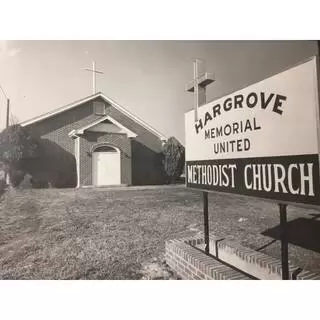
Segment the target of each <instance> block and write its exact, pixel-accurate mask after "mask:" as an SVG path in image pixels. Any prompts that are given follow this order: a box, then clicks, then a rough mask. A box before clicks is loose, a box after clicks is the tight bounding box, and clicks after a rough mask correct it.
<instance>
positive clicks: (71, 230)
mask: <svg viewBox="0 0 320 320" xmlns="http://www.w3.org/2000/svg"><path fill="white" fill-rule="evenodd" d="M209 204H210V231H211V232H212V233H213V234H219V235H226V236H229V237H230V238H234V239H237V240H239V241H241V242H242V243H243V244H245V245H247V246H250V247H252V248H254V249H259V248H261V247H264V246H265V248H263V249H261V251H263V252H267V253H269V254H271V255H273V256H280V250H279V241H275V240H273V238H272V237H270V236H268V235H263V234H262V233H264V232H265V231H266V230H269V229H272V228H274V227H276V226H277V225H278V219H279V218H278V211H277V210H278V209H277V206H276V205H275V204H271V203H267V202H263V201H260V200H252V199H246V198H237V197H233V196H230V195H223V194H219V195H216V194H211V195H210V197H209ZM288 211H289V214H288V218H289V219H293V220H295V221H296V220H297V219H298V220H299V219H305V218H307V219H312V217H313V218H314V217H315V216H316V215H317V214H319V211H316V210H306V209H298V208H293V207H292V208H291V207H290V208H289V210H288ZM311 214H313V216H311ZM202 219H203V216H202V204H201V194H200V193H198V192H194V191H190V190H186V189H185V188H183V187H172V188H150V189H146V190H138V189H134V188H124V189H121V190H108V189H101V188H98V189H80V190H72V189H66V190H61V189H60V190H58V189H49V190H22V191H10V192H7V193H5V194H4V195H3V196H2V197H1V199H0V279H140V278H141V276H142V273H141V270H142V265H143V264H144V263H146V262H148V261H152V259H153V258H159V257H162V256H163V254H164V244H165V240H167V239H170V238H179V237H184V236H188V235H194V234H196V233H197V232H199V231H202V221H203V220H202ZM310 221H311V220H310ZM312 221H314V220H312ZM317 230H318V231H319V232H318V233H319V234H320V230H319V229H317ZM316 240H317V239H315V241H316ZM319 251H320V250H319ZM290 258H292V260H293V261H294V262H296V263H299V265H300V266H302V267H308V268H309V269H311V270H318V271H319V272H320V254H319V253H318V252H317V248H315V250H310V248H303V247H301V246H299V243H298V244H297V245H295V246H293V245H291V246H290Z"/></svg>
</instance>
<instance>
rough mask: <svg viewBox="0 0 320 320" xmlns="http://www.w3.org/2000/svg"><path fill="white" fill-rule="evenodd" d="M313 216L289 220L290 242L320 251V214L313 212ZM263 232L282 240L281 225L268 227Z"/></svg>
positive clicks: (265, 234)
mask: <svg viewBox="0 0 320 320" xmlns="http://www.w3.org/2000/svg"><path fill="white" fill-rule="evenodd" d="M311 216H312V218H309V219H308V218H298V219H295V220H292V221H288V242H289V243H291V244H294V245H296V246H299V247H302V248H305V249H308V250H312V251H316V252H319V253H320V214H312V215H311ZM261 234H262V235H264V236H268V237H271V238H273V239H275V240H280V239H281V229H280V225H278V226H276V227H274V228H271V229H267V230H265V231H264V232H262V233H261ZM275 240H273V241H272V242H274V241H275Z"/></svg>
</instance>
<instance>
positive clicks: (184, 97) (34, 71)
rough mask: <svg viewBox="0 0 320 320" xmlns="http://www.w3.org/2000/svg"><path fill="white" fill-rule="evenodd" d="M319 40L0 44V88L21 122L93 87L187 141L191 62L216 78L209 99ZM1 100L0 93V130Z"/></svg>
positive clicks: (306, 52) (289, 60) (293, 59)
mask: <svg viewBox="0 0 320 320" xmlns="http://www.w3.org/2000/svg"><path fill="white" fill-rule="evenodd" d="M317 52H318V47H317V42H316V41H199V40H198V41H111V40H106V41H101V40H100V41H93V40H90V41H54V40H48V41H40V40H38V41H27V40H24V41H5V40H2V41H0V85H1V87H2V88H3V90H4V91H5V93H6V95H7V96H8V97H9V98H10V101H11V112H12V114H13V116H14V118H15V119H17V120H18V121H19V122H21V121H24V120H28V119H30V118H32V117H35V116H38V115H41V114H43V113H45V112H48V111H51V110H53V109H56V108H59V107H61V106H64V105H66V104H69V103H72V102H73V101H76V100H79V99H82V98H84V97H86V96H88V95H91V94H92V74H91V73H90V72H88V71H85V70H83V69H84V68H86V67H91V63H92V60H95V61H96V67H97V69H98V70H101V71H103V72H104V74H103V75H97V84H96V87H97V91H101V92H103V93H104V94H105V95H106V96H108V97H110V98H112V99H113V100H115V101H116V102H117V103H119V104H120V105H122V106H124V107H125V108H126V109H128V110H129V111H130V112H132V113H133V114H135V115H136V116H138V117H140V118H141V119H143V120H144V121H145V122H147V123H148V124H149V125H151V126H152V127H154V128H155V129H157V130H158V131H160V132H161V133H163V134H164V135H166V136H167V137H170V136H175V137H176V138H177V139H178V140H180V142H182V143H183V144H184V113H185V112H187V111H189V110H191V109H192V108H193V96H192V94H191V93H189V92H186V91H185V86H186V84H187V83H189V82H190V81H191V80H192V78H193V64H192V62H193V60H194V59H195V58H200V59H202V60H204V61H205V65H206V71H207V72H212V73H214V74H215V78H216V81H215V82H214V83H213V84H212V85H210V86H209V87H208V89H207V101H212V100H214V99H215V98H218V97H221V96H223V95H226V94H228V93H231V92H233V91H236V90H238V89H241V88H243V87H245V86H247V85H250V84H252V83H255V82H257V81H260V80H263V79H264V78H266V77H268V76H270V75H273V74H275V73H277V72H280V71H282V70H283V69H285V68H288V67H290V66H292V65H294V64H296V63H298V62H300V61H303V60H304V59H306V58H308V57H310V56H313V55H315V54H317ZM5 110H6V100H5V98H4V96H3V94H2V93H0V128H4V126H5Z"/></svg>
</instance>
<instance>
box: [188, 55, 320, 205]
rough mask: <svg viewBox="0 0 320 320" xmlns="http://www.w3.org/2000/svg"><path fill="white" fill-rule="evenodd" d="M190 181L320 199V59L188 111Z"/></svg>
mask: <svg viewBox="0 0 320 320" xmlns="http://www.w3.org/2000/svg"><path fill="white" fill-rule="evenodd" d="M185 128H186V185H187V187H190V188H197V189H201V190H208V191H210V190H211V191H221V192H228V193H236V194H242V195H247V196H256V197H262V198H268V199H274V200H276V201H278V202H281V201H283V202H296V203H306V204H320V199H319V194H320V190H319V131H318V130H319V101H318V80H317V60H316V57H313V58H312V59H309V60H308V61H307V62H305V63H303V64H300V65H298V66H295V67H293V68H291V69H289V70H287V71H284V72H282V73H279V74H277V75H274V76H272V77H270V78H267V79H265V80H263V81H261V82H258V83H256V84H253V85H251V86H249V87H247V88H245V89H242V90H239V91H237V92H235V93H233V94H230V95H228V96H225V97H223V98H220V99H218V100H216V101H213V102H210V103H208V104H206V105H204V106H202V107H200V108H199V110H198V120H197V121H196V122H195V118H194V110H192V111H190V112H188V113H186V115H185Z"/></svg>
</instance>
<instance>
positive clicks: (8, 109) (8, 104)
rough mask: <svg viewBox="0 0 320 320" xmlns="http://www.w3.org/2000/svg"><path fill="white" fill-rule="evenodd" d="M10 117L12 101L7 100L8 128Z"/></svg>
mask: <svg viewBox="0 0 320 320" xmlns="http://www.w3.org/2000/svg"><path fill="white" fill-rule="evenodd" d="M9 115H10V99H9V98H7V121H6V128H8V127H9V124H10V123H9Z"/></svg>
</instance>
